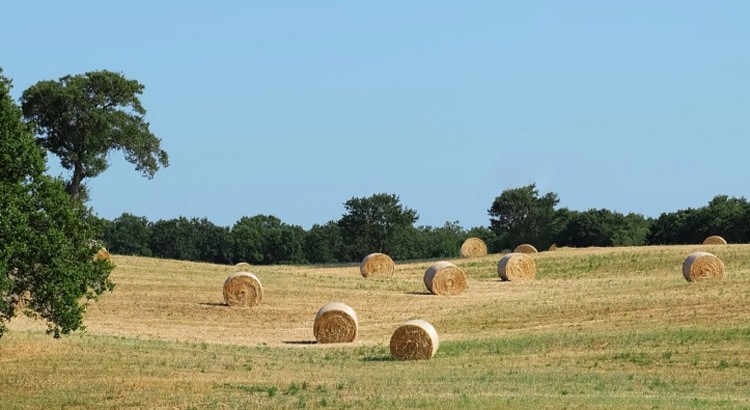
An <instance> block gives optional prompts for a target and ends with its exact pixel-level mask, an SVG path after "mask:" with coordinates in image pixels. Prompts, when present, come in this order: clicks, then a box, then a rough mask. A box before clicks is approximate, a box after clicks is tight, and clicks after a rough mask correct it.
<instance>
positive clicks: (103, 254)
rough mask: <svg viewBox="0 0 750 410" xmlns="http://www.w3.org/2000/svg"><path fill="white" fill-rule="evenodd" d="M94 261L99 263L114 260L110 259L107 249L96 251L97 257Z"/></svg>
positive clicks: (95, 256)
mask: <svg viewBox="0 0 750 410" xmlns="http://www.w3.org/2000/svg"><path fill="white" fill-rule="evenodd" d="M94 259H95V260H99V261H108V260H111V259H112V258H111V257H110V255H109V251H107V249H105V248H99V250H98V251H96V255H94Z"/></svg>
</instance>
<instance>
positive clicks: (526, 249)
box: [513, 243, 539, 253]
mask: <svg viewBox="0 0 750 410" xmlns="http://www.w3.org/2000/svg"><path fill="white" fill-rule="evenodd" d="M513 252H514V253H537V252H539V251H537V250H536V248H535V247H533V246H531V245H529V244H528V243H524V244H522V245H518V246H516V249H513Z"/></svg>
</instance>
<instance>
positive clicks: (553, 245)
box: [547, 243, 558, 252]
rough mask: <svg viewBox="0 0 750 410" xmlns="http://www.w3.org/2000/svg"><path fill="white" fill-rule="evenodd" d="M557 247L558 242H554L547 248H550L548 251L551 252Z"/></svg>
mask: <svg viewBox="0 0 750 410" xmlns="http://www.w3.org/2000/svg"><path fill="white" fill-rule="evenodd" d="M557 249H558V246H557V244H556V243H553V244H552V245H550V247H549V249H547V250H548V251H550V252H554V251H556V250H557Z"/></svg>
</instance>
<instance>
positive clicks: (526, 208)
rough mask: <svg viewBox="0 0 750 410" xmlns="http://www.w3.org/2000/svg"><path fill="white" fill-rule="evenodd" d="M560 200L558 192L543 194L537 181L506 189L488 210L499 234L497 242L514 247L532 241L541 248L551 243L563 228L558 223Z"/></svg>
mask: <svg viewBox="0 0 750 410" xmlns="http://www.w3.org/2000/svg"><path fill="white" fill-rule="evenodd" d="M559 201H560V199H559V198H558V197H557V194H555V193H554V192H549V193H547V194H545V195H544V196H542V197H540V196H539V191H538V190H537V189H536V185H535V184H531V185H527V186H524V187H521V188H514V189H507V190H505V191H503V193H502V194H500V196H498V197H496V198H495V200H494V201H493V202H492V206H491V207H490V209H489V210H488V211H487V212H488V214H489V215H490V224H491V227H492V231H493V232H494V233H495V235H497V238H498V242H497V246H498V247H500V248H502V249H506V248H507V249H513V248H515V247H516V246H518V245H520V244H522V243H529V244H532V245H534V246H536V247H537V248H539V249H546V248H547V247H549V246H550V245H551V244H552V242H551V238H552V237H553V236H555V234H556V233H557V229H559V228H560V227H558V226H556V224H555V222H556V218H555V206H556V205H557V203H558V202H559Z"/></svg>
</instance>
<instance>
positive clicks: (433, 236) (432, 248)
mask: <svg viewBox="0 0 750 410" xmlns="http://www.w3.org/2000/svg"><path fill="white" fill-rule="evenodd" d="M465 238H466V232H465V231H464V229H463V228H462V227H461V226H460V225H458V221H456V222H446V223H445V224H444V225H443V226H441V227H439V228H433V227H431V226H420V227H419V228H414V227H411V228H409V229H407V230H405V231H404V233H403V238H402V240H400V241H399V242H398V247H397V248H396V249H394V251H393V254H392V255H391V256H392V257H394V258H396V259H401V260H403V259H431V258H453V257H458V254H459V250H460V249H461V243H463V241H464V239H465Z"/></svg>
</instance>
